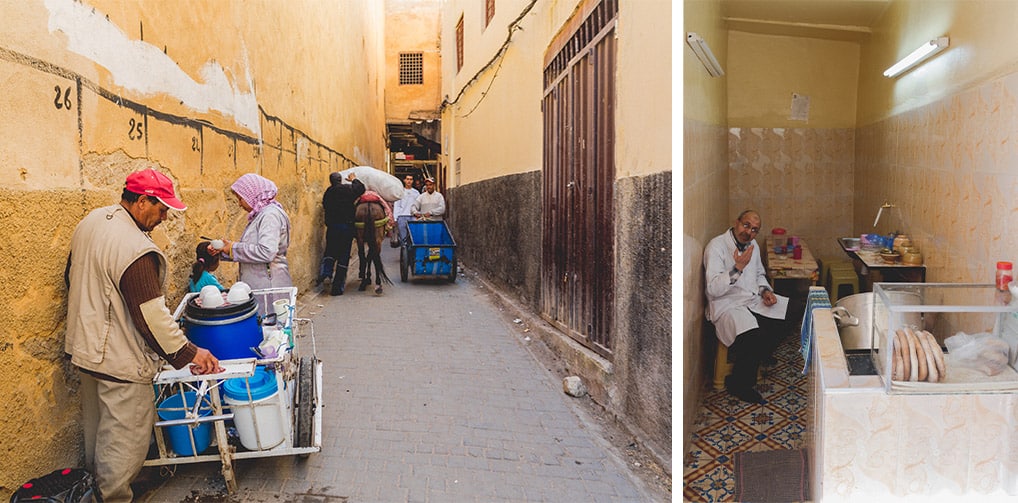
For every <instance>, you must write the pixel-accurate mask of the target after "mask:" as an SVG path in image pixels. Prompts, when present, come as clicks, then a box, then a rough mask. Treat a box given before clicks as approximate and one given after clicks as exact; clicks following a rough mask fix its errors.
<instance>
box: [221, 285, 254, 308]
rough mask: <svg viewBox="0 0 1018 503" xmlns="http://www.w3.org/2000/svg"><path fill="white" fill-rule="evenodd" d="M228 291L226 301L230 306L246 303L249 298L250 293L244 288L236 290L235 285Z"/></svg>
mask: <svg viewBox="0 0 1018 503" xmlns="http://www.w3.org/2000/svg"><path fill="white" fill-rule="evenodd" d="M233 286H234V287H233V288H231V289H230V293H227V294H226V301H227V302H229V303H230V304H240V303H241V302H247V300H248V299H250V298H251V293H250V292H249V290H248V289H246V288H237V285H233Z"/></svg>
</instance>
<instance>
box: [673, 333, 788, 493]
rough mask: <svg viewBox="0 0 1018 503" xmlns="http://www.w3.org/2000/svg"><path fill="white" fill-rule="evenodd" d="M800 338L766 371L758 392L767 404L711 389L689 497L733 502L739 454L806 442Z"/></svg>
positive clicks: (699, 425)
mask: <svg viewBox="0 0 1018 503" xmlns="http://www.w3.org/2000/svg"><path fill="white" fill-rule="evenodd" d="M798 350H799V338H798V335H796V337H794V338H793V337H789V338H788V339H786V340H785V341H784V342H783V343H782V344H781V346H780V347H778V349H777V350H776V351H775V355H774V356H775V358H776V359H777V360H778V363H777V364H776V365H774V366H772V367H765V368H764V369H763V371H762V376H761V379H760V382H759V383H758V385H757V391H759V392H760V394H761V396H763V398H764V400H766V403H764V404H750V403H746V402H743V401H742V400H739V399H738V398H735V397H733V396H731V395H730V394H728V392H727V391H724V390H721V391H715V390H711V391H710V392H709V393H708V394H707V396H706V397H704V405H703V407H702V408H701V410H700V411H699V412H698V415H697V419H696V423H695V428H696V430H695V432H694V433H693V434H692V439H693V440H692V446H691V447H690V452H688V453H687V454H686V456H685V457H684V458H683V459H684V468H683V489H682V495H683V499H684V500H685V501H706V502H715V501H717V502H720V501H733V498H734V491H735V479H734V473H733V470H734V462H733V456H734V454H735V453H736V452H740V451H761V450H776V449H797V448H800V447H803V446H804V445H805V437H806V426H805V424H806V422H805V414H806V390H807V389H808V384H807V381H806V377H805V376H803V375H802V373H801V371H802V356H801V355H800V354H799V351H798Z"/></svg>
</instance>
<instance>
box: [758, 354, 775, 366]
mask: <svg viewBox="0 0 1018 503" xmlns="http://www.w3.org/2000/svg"><path fill="white" fill-rule="evenodd" d="M760 364H761V365H763V366H764V367H773V366H775V365H777V364H778V359H777V358H775V357H774V356H773V355H771V356H765V357H764V359H763V361H761V362H760Z"/></svg>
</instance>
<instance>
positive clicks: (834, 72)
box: [726, 31, 859, 128]
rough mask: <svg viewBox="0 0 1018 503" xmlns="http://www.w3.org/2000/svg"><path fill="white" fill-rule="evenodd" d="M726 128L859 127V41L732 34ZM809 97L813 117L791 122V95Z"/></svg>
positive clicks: (810, 112)
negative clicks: (857, 123)
mask: <svg viewBox="0 0 1018 503" xmlns="http://www.w3.org/2000/svg"><path fill="white" fill-rule="evenodd" d="M726 70H727V72H728V89H727V94H728V126H729V127H779V128H781V127H784V128H788V127H795V128H803V127H808V128H845V127H854V126H855V114H856V86H857V84H858V80H859V79H858V74H859V73H858V72H859V44H857V43H855V42H841V41H831V40H820V39H812V38H800V37H785V36H777V35H760V34H755V33H746V32H738V31H730V32H728V66H727V67H726ZM793 93H797V94H799V95H802V96H808V97H809V100H810V106H809V118H808V120H806V121H801V120H790V115H791V105H792V94H793Z"/></svg>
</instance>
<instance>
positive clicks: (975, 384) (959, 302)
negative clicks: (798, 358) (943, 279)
mask: <svg viewBox="0 0 1018 503" xmlns="http://www.w3.org/2000/svg"><path fill="white" fill-rule="evenodd" d="M873 292H874V299H873V310H872V316H873V319H872V325H871V326H872V327H873V328H872V333H873V336H872V337H873V341H872V346H871V350H870V355H871V357H872V360H873V365H874V367H876V369H877V373H878V374H879V375H880V378H881V379H882V382H883V385H884V388H885V389H886V391H887V392H888V393H917V394H929V393H1013V392H1016V391H1018V371H1016V369H1015V362H1016V359H1018V298H1016V299H1014V300H1012V298H1011V293H1010V292H1008V291H1000V290H997V288H996V287H995V285H992V284H986V285H983V284H951V283H876V284H874V286H873Z"/></svg>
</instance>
